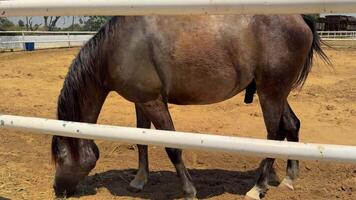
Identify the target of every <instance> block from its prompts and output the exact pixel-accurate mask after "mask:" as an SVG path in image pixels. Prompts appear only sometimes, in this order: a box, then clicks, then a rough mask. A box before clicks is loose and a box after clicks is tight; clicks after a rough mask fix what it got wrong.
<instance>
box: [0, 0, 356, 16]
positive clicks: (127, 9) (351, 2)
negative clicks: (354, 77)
mask: <svg viewBox="0 0 356 200" xmlns="http://www.w3.org/2000/svg"><path fill="white" fill-rule="evenodd" d="M345 12H356V1H355V0H295V1H293V0H130V1H128V0H105V1H103V0H61V1H53V0H52V1H50V0H10V1H1V3H0V14H1V15H2V16H4V17H6V16H51V15H52V16H53V15H55V16H92V15H109V16H113V15H152V14H154V15H192V14H256V13H260V14H276V13H278V14H290V13H295V14H298V13H305V14H308V13H345Z"/></svg>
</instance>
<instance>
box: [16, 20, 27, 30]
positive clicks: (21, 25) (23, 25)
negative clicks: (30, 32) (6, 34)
mask: <svg viewBox="0 0 356 200" xmlns="http://www.w3.org/2000/svg"><path fill="white" fill-rule="evenodd" d="M17 24H18V26H19V27H20V28H21V29H22V28H24V27H25V22H24V21H22V19H20V20H19V21H18V22H17Z"/></svg>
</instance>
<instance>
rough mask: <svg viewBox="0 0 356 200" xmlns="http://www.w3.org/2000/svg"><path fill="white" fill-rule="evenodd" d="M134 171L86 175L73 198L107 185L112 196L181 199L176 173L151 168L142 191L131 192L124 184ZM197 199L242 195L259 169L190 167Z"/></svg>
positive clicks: (166, 199)
mask: <svg viewBox="0 0 356 200" xmlns="http://www.w3.org/2000/svg"><path fill="white" fill-rule="evenodd" d="M135 173H136V170H133V169H125V170H110V171H106V172H103V173H98V174H94V175H92V176H89V177H87V178H86V179H85V180H84V181H83V182H82V183H81V184H80V185H79V186H78V191H77V194H76V195H75V196H76V197H82V196H90V195H95V194H96V193H97V192H98V191H99V190H101V189H103V188H106V189H107V190H108V191H109V192H110V193H111V194H112V195H113V196H123V197H132V198H143V199H156V200H171V199H178V198H183V197H184V195H183V192H182V188H181V182H180V180H179V178H178V177H177V175H176V173H175V172H171V171H153V172H150V175H149V180H148V183H147V185H146V186H145V188H144V190H143V191H141V192H139V193H133V192H130V191H129V190H128V189H127V187H128V185H129V182H130V181H131V180H132V179H133V178H134V175H135ZM189 173H190V175H191V176H192V179H193V183H194V186H195V187H196V189H197V191H198V193H197V198H199V199H205V198H211V197H214V196H219V195H222V194H224V193H230V194H236V195H244V194H245V193H246V192H247V191H248V190H249V189H251V188H252V187H253V185H254V183H255V181H256V175H257V174H258V173H259V169H258V168H257V169H254V170H251V171H246V172H239V171H229V170H221V169H191V170H189Z"/></svg>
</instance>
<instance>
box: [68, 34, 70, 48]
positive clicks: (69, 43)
mask: <svg viewBox="0 0 356 200" xmlns="http://www.w3.org/2000/svg"><path fill="white" fill-rule="evenodd" d="M67 36H68V48H70V33H69V32H67Z"/></svg>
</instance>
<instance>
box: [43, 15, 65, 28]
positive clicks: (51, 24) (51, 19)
mask: <svg viewBox="0 0 356 200" xmlns="http://www.w3.org/2000/svg"><path fill="white" fill-rule="evenodd" d="M60 18H61V16H43V19H44V28H45V29H46V30H47V31H53V30H54V29H55V28H56V25H57V22H58V20H59V19H60Z"/></svg>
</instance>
